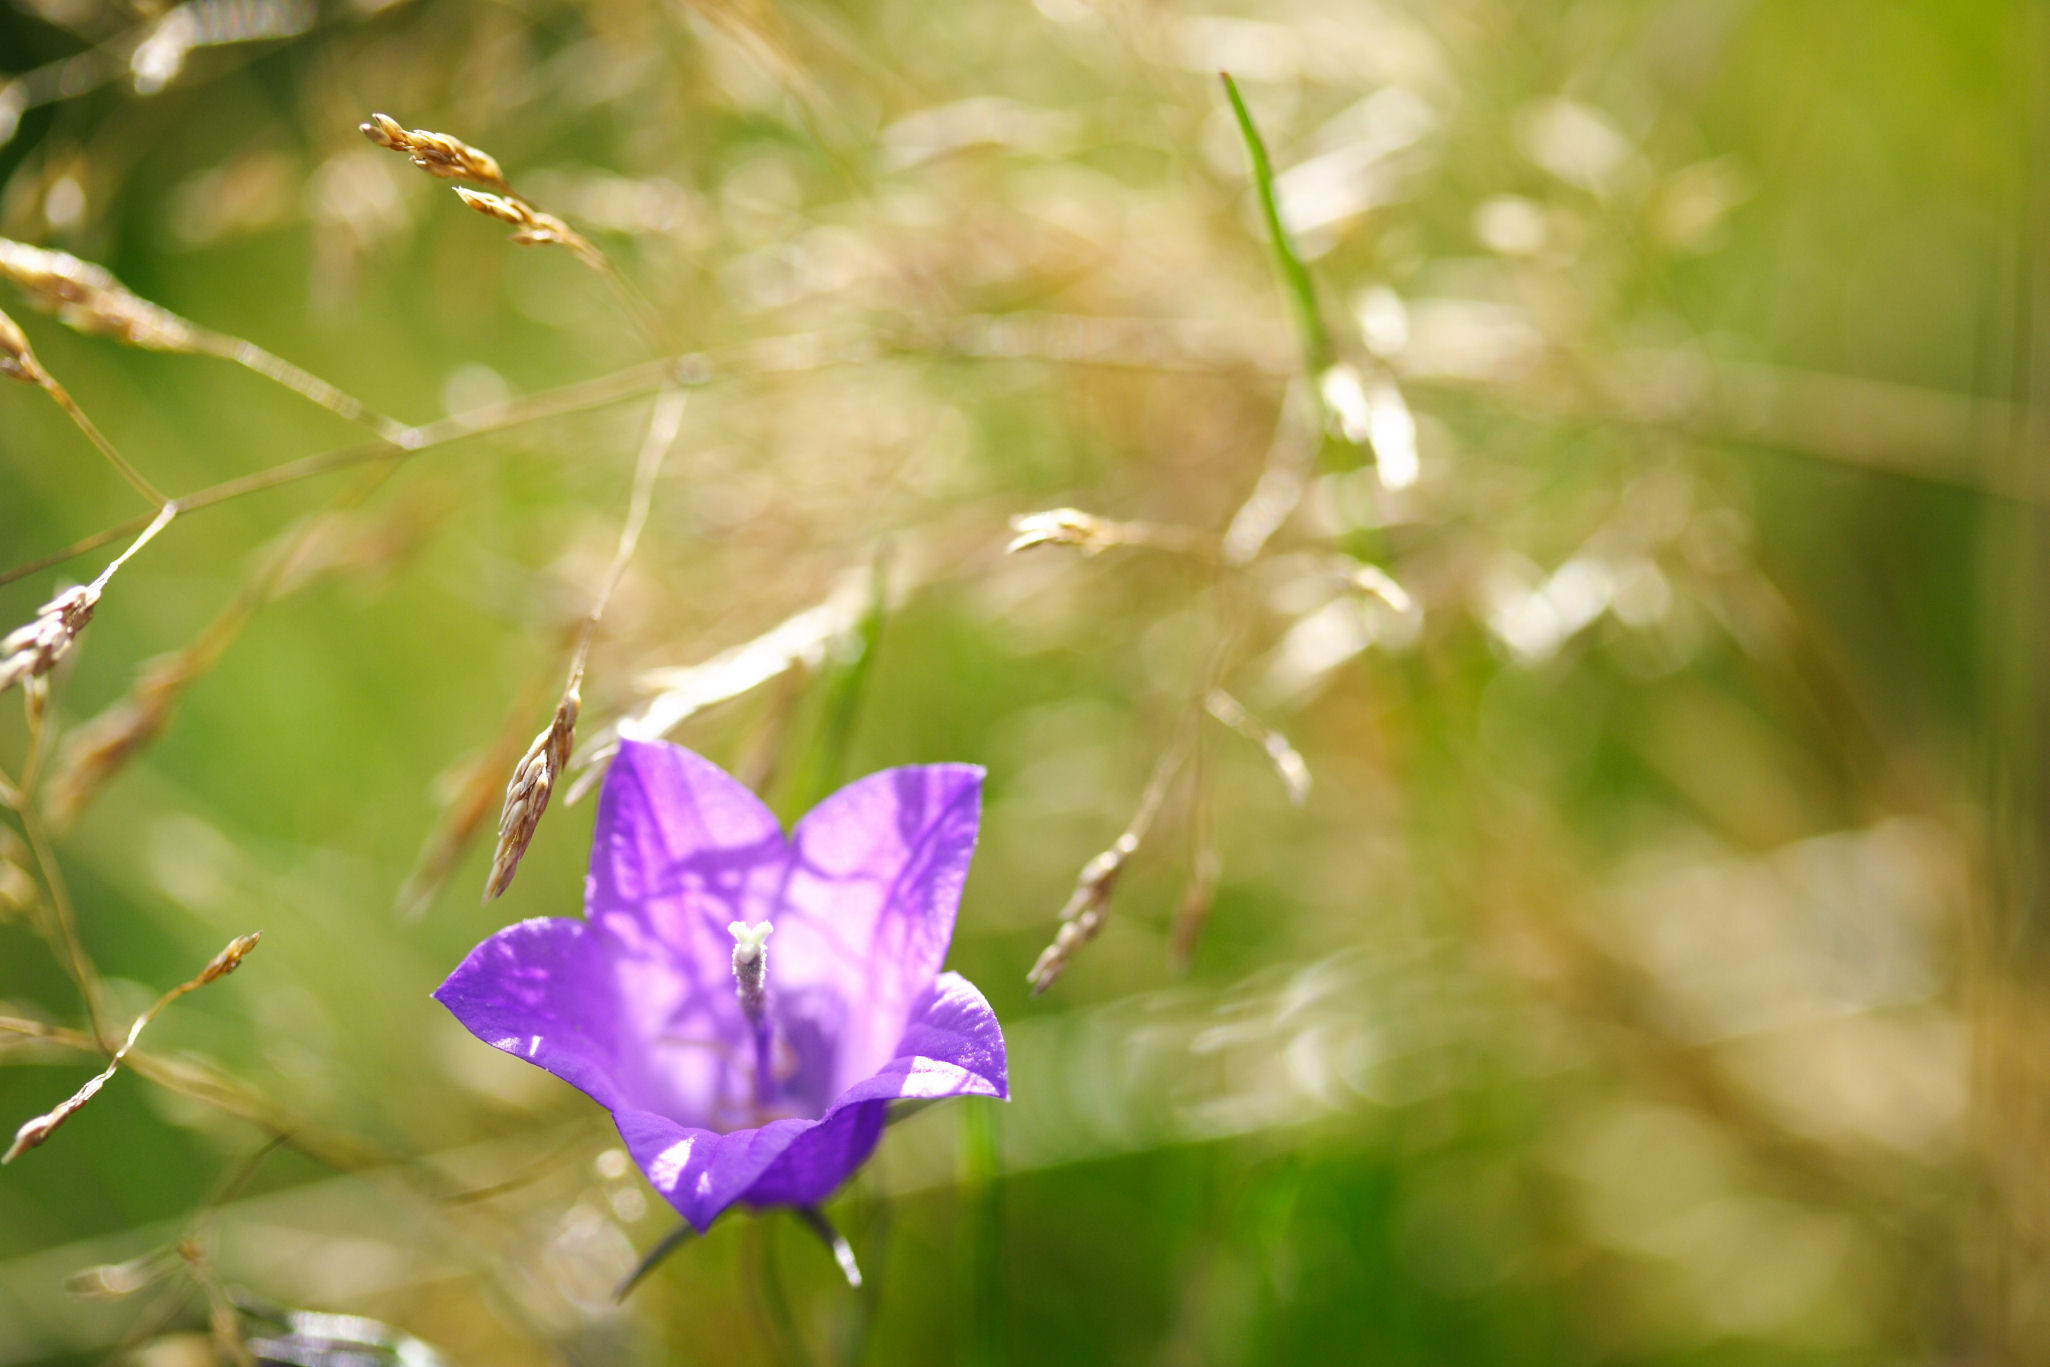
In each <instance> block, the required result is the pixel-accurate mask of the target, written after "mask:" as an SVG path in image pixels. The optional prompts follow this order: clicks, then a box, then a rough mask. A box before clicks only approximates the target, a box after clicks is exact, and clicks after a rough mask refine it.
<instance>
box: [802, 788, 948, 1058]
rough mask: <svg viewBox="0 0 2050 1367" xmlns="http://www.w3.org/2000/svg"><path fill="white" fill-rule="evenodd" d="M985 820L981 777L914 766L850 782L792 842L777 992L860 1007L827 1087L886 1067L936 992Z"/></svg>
mask: <svg viewBox="0 0 2050 1367" xmlns="http://www.w3.org/2000/svg"><path fill="white" fill-rule="evenodd" d="M981 819H982V770H981V769H979V768H977V767H976V766H974V765H970V764H928V765H914V766H910V767H907V768H902V769H885V770H884V771H882V772H881V773H877V774H871V775H869V776H868V777H867V778H864V779H861V780H859V781H858V782H855V783H851V784H849V785H848V786H847V787H845V788H842V789H841V790H840V791H839V792H837V793H835V794H833V795H832V796H831V797H829V798H827V799H826V800H825V801H824V802H822V803H820V804H819V805H818V806H817V807H816V808H814V809H813V810H812V812H811V813H810V815H808V816H806V817H805V818H804V820H802V821H800V822H799V823H798V825H797V829H796V830H795V831H794V832H793V833H792V835H791V844H792V847H793V854H792V866H791V870H790V880H789V883H788V885H787V886H786V888H785V889H784V893H783V898H782V902H781V904H780V905H779V906H778V907H777V909H776V911H775V913H774V917H773V919H774V920H775V921H776V922H777V930H778V938H777V940H776V947H775V949H774V951H772V953H773V956H774V957H773V959H772V966H771V969H770V979H771V987H772V990H783V989H786V988H787V989H795V990H800V991H803V990H812V989H820V988H823V989H826V990H828V991H831V992H833V993H835V994H837V995H838V996H839V997H840V998H841V999H842V1000H843V1001H844V1002H846V1003H847V1004H848V1005H849V1006H850V1007H851V1008H853V1009H851V1010H849V1011H848V1012H847V1013H846V1015H847V1018H846V1020H845V1022H844V1023H843V1026H842V1034H841V1037H840V1040H839V1048H838V1051H837V1056H836V1059H835V1062H834V1067H833V1088H832V1090H834V1091H839V1090H844V1089H845V1088H846V1087H848V1086H849V1085H851V1084H852V1083H854V1082H856V1081H859V1080H860V1079H862V1078H864V1077H867V1076H869V1075H870V1074H872V1073H874V1072H875V1071H876V1070H877V1069H879V1068H880V1067H882V1066H883V1065H884V1064H885V1063H887V1062H888V1061H889V1059H890V1057H891V1056H892V1054H893V1053H894V1051H895V1048H896V1045H897V1042H898V1040H899V1038H900V1037H901V1036H902V1035H903V1033H904V1029H905V1027H906V1026H907V1025H908V1024H910V1022H911V1020H912V1017H913V1013H914V1011H915V1010H916V1009H917V1007H918V1004H919V1001H920V998H921V996H922V995H923V994H924V993H925V991H926V989H927V988H928V987H930V986H931V985H932V983H933V979H934V977H935V975H937V974H938V972H939V969H940V964H941V963H942V962H943V961H944V960H945V959H946V955H947V945H948V943H949V942H950V941H951V940H952V939H953V937H954V915H955V912H956V911H957V910H958V909H959V907H960V904H961V887H962V884H963V883H964V882H966V881H967V877H968V862H969V860H970V859H971V858H972V857H973V855H974V853H975V837H976V832H977V828H978V826H979V825H980V822H981ZM785 922H789V923H790V929H789V931H787V932H786V931H785V930H784V923H785Z"/></svg>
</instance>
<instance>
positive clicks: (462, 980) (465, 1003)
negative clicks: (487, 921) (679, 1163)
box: [434, 917, 633, 1107]
mask: <svg viewBox="0 0 2050 1367" xmlns="http://www.w3.org/2000/svg"><path fill="white" fill-rule="evenodd" d="M614 981H615V979H614V974H613V964H612V956H611V954H610V953H609V952H608V948H607V946H606V945H605V944H604V937H603V936H602V935H601V934H600V933H599V932H597V931H596V930H594V929H592V928H591V927H590V926H588V925H585V924H584V923H583V922H582V921H570V920H565V919H562V918H560V917H553V918H551V917H541V918H537V919H535V920H532V921H521V922H520V923H519V924H517V925H511V926H507V927H506V928H505V929H504V930H501V931H499V932H498V933H497V934H496V935H493V936H492V937H491V938H490V939H488V940H486V941H484V943H482V944H480V945H478V946H477V947H476V948H475V949H473V950H471V951H470V953H469V957H468V958H466V959H464V960H463V961H462V963H461V964H459V965H457V967H456V971H455V972H453V973H451V974H449V975H448V981H447V982H445V983H443V984H442V985H441V986H440V987H438V988H436V989H435V991H434V998H435V1000H436V1001H438V1002H440V1003H441V1004H442V1005H443V1006H446V1007H447V1008H448V1009H449V1010H450V1012H452V1013H453V1014H454V1015H455V1018H456V1019H457V1020H459V1021H461V1022H462V1023H463V1025H464V1027H465V1028H466V1029H468V1030H469V1032H470V1033H471V1034H473V1035H475V1036H476V1037H477V1038H478V1039H481V1040H483V1041H484V1042H485V1043H486V1044H488V1045H490V1046H491V1047H492V1048H494V1049H501V1050H503V1051H505V1052H506V1053H508V1054H512V1055H513V1056H515V1057H517V1058H523V1059H525V1060H527V1061H528V1062H529V1063H534V1064H538V1065H539V1066H541V1067H543V1068H546V1069H547V1070H548V1071H549V1072H551V1073H553V1074H555V1075H556V1076H557V1077H559V1078H561V1079H562V1080H563V1081H564V1082H567V1083H569V1084H570V1085H571V1086H574V1087H576V1088H578V1089H579V1090H581V1091H582V1092H583V1093H584V1094H585V1095H587V1096H589V1097H590V1098H591V1099H592V1100H593V1101H596V1102H597V1103H598V1104H599V1105H601V1106H607V1107H613V1106H617V1105H619V1103H620V1097H621V1092H622V1088H621V1087H620V1084H619V1078H618V1076H617V1074H618V1070H619V1061H620V1058H621V1054H622V1050H621V1048H620V1045H621V1038H622V1034H623V1033H626V1032H624V1031H623V1030H622V1024H623V1022H622V1020H621V1017H620V1014H619V1012H618V1011H617V1009H616V1007H615V1003H616V1002H617V1001H618V994H617V993H616V992H615V991H614V990H613V983H614ZM629 1047H630V1048H631V1047H633V1046H629Z"/></svg>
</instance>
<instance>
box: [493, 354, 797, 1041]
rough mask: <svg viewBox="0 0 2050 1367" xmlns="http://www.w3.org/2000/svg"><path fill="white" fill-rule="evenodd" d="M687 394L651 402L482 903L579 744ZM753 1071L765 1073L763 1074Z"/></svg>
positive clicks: (508, 868) (516, 861) (524, 842)
mask: <svg viewBox="0 0 2050 1367" xmlns="http://www.w3.org/2000/svg"><path fill="white" fill-rule="evenodd" d="M687 392H688V391H686V390H684V389H682V388H677V387H672V388H669V389H666V390H664V391H663V392H662V394H661V395H660V396H659V397H658V398H657V399H656V400H655V410H654V412H653V413H652V414H651V415H650V416H649V418H648V430H647V434H646V435H645V436H644V437H643V438H642V439H641V449H640V455H639V456H638V457H637V458H636V460H635V461H634V481H633V492H632V494H631V495H630V496H629V497H628V499H627V512H626V520H625V522H624V523H623V524H621V526H620V529H619V544H618V546H617V547H616V548H615V549H614V551H613V555H612V564H611V565H610V566H609V567H608V568H607V569H606V571H605V579H604V582H603V583H602V584H601V585H600V586H599V589H598V593H597V595H596V597H595V598H594V599H593V601H592V603H591V610H590V611H589V612H588V613H586V614H585V615H584V620H583V623H582V625H581V626H580V627H579V628H578V630H577V638H576V645H575V647H574V648H573V650H572V651H571V654H570V665H569V681H568V683H566V684H565V685H564V686H563V690H562V696H561V698H560V699H559V700H558V701H557V703H556V705H555V715H554V716H553V717H552V718H551V719H550V720H549V723H548V725H547V727H545V728H544V729H543V730H542V732H541V734H540V735H538V736H536V737H535V738H534V742H533V744H532V745H531V746H529V747H528V749H527V753H526V754H525V755H524V756H523V757H522V758H521V759H520V762H519V764H517V765H516V766H514V768H513V774H512V780H511V782H510V783H508V784H507V785H506V790H505V805H504V806H503V807H502V808H501V809H500V812H499V817H498V844H497V847H496V848H495V849H494V850H493V851H492V855H491V871H490V873H489V874H487V875H486V877H485V880H484V900H485V901H486V902H489V901H490V900H491V899H492V898H494V897H498V896H500V895H502V894H503V893H504V892H505V890H506V889H507V888H508V887H510V886H512V880H513V876H514V874H516V873H517V872H518V871H519V866H520V859H521V857H522V856H524V855H525V854H526V852H527V846H528V845H529V844H530V843H531V842H532V841H533V839H534V831H535V829H536V828H537V827H538V826H539V825H540V822H541V816H542V814H543V813H544V812H546V811H547V810H548V803H549V799H550V798H552V797H553V796H554V793H555V789H556V787H557V786H558V785H559V784H560V783H561V782H562V780H563V777H564V775H565V774H566V773H567V772H568V770H569V757H570V752H571V750H572V749H574V748H575V745H576V728H577V717H578V715H579V714H580V713H581V712H582V711H583V705H584V699H583V684H584V665H585V662H586V661H587V660H588V659H589V658H590V653H591V639H592V637H593V636H594V635H595V634H596V633H597V630H598V623H599V622H601V621H602V620H604V617H605V608H606V606H607V604H609V603H610V602H611V601H612V592H613V590H614V589H616V588H618V587H619V581H620V579H621V578H622V577H624V576H625V574H626V567H627V562H628V561H630V560H631V559H633V553H634V548H635V547H636V546H638V545H639V544H640V539H641V529H642V528H643V527H645V526H646V525H647V522H648V508H649V506H650V504H651V503H652V502H653V500H654V496H655V480H656V478H657V477H658V476H660V475H661V473H662V462H663V460H664V459H665V458H666V457H667V456H668V454H669V448H670V447H672V446H674V445H675V444H676V436H677V433H678V432H680V431H681V430H682V428H683V405H684V399H685V396H686V394H687ZM758 1071H759V1072H766V1070H765V1069H763V1070H758Z"/></svg>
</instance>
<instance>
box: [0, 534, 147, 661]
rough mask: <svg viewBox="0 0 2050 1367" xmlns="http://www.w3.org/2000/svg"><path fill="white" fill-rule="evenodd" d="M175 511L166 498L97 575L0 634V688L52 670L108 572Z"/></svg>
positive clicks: (94, 605) (66, 650) (110, 575)
mask: <svg viewBox="0 0 2050 1367" xmlns="http://www.w3.org/2000/svg"><path fill="white" fill-rule="evenodd" d="M177 515H178V505H177V504H175V503H166V504H165V505H164V506H163V507H162V508H161V509H160V510H159V511H158V512H157V515H156V517H155V518H154V519H152V520H151V522H150V524H149V525H148V526H147V527H145V528H143V532H142V535H141V536H138V537H137V538H135V540H134V541H133V542H132V543H130V545H129V547H128V549H127V550H125V551H123V552H121V554H120V555H118V556H116V557H115V558H114V561H113V563H112V564H110V565H108V566H107V568H105V569H104V570H101V571H100V573H99V577H98V578H96V579H94V580H93V581H92V582H91V583H90V584H79V585H75V586H73V587H71V588H68V589H66V590H64V592H62V593H60V594H58V595H57V596H56V597H55V598H52V599H51V600H50V601H49V602H47V603H45V604H43V606H42V607H41V608H40V609H39V610H38V611H37V613H36V615H35V619H34V620H33V621H30V622H27V623H25V624H24V625H22V626H19V627H16V628H15V629H14V630H13V631H11V632H9V633H8V634H7V635H6V636H5V637H0V692H5V691H6V690H7V689H9V688H12V687H13V686H14V685H15V684H17V683H21V682H24V681H26V680H31V679H40V678H42V677H43V676H44V675H46V674H48V673H49V672H50V671H51V670H52V669H55V668H56V667H57V662H58V661H59V660H61V659H63V658H64V657H65V656H66V655H67V654H69V653H70V651H71V647H72V643H73V642H75V641H77V640H78V634H79V633H80V632H81V631H84V630H85V626H86V623H88V622H90V621H92V619H93V610H94V609H95V608H97V607H98V606H99V603H100V594H101V593H102V592H104V591H105V589H106V587H107V583H108V581H109V580H111V579H112V578H113V577H114V572H115V571H116V570H118V569H120V568H121V567H122V566H123V565H124V564H126V563H128V559H129V557H130V556H132V555H134V554H135V553H136V552H137V551H139V550H141V549H142V548H143V547H144V546H146V545H148V544H149V542H150V539H151V538H152V537H154V536H155V535H156V534H157V533H158V532H160V531H162V530H163V529H164V528H165V527H167V526H169V525H170V522H171V519H172V518H174V517H176V516H177Z"/></svg>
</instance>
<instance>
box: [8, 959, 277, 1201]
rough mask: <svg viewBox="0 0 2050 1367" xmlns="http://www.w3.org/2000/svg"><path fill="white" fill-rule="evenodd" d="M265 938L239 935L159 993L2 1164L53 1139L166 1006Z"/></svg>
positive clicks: (235, 963) (19, 1136) (20, 1135)
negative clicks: (100, 1064) (103, 1061)
mask: <svg viewBox="0 0 2050 1367" xmlns="http://www.w3.org/2000/svg"><path fill="white" fill-rule="evenodd" d="M262 938H263V932H262V931H260V930H259V931H256V932H253V933H252V934H248V935H238V936H236V937H235V938H234V939H233V940H230V941H229V942H228V945H227V948H225V949H223V950H222V951H221V952H220V953H218V954H216V955H214V957H213V958H212V959H211V960H210V961H209V962H208V963H207V966H206V967H205V968H203V969H201V970H200V971H199V972H198V973H197V974H195V975H194V976H193V977H192V978H191V979H190V980H188V981H186V982H183V983H180V984H179V985H178V986H176V987H174V988H172V989H171V990H170V991H168V992H166V993H164V994H163V995H162V996H161V997H158V998H157V999H156V1002H155V1004H153V1005H152V1006H151V1007H150V1008H149V1009H148V1010H147V1011H144V1012H143V1013H142V1014H141V1015H139V1016H137V1017H136V1018H135V1023H134V1024H133V1025H131V1026H129V1027H128V1034H127V1036H126V1037H125V1038H124V1039H123V1040H122V1041H121V1046H120V1048H118V1049H116V1050H115V1051H114V1053H113V1056H112V1057H111V1058H109V1059H108V1060H107V1066H106V1067H105V1068H104V1069H102V1070H101V1071H100V1072H98V1073H96V1074H95V1075H94V1076H93V1077H92V1078H90V1079H89V1080H87V1082H86V1084H85V1085H84V1086H83V1087H80V1088H79V1089H78V1090H77V1091H76V1092H73V1093H72V1094H71V1095H70V1096H69V1097H67V1098H65V1099H64V1100H63V1101H62V1102H60V1103H58V1105H57V1106H56V1107H55V1108H54V1109H52V1110H50V1111H47V1112H45V1113H44V1114H42V1115H39V1116H36V1117H35V1118H34V1119H32V1120H30V1121H29V1122H28V1123H27V1124H25V1125H23V1126H22V1127H21V1128H20V1129H19V1130H17V1131H16V1132H15V1135H14V1142H13V1143H12V1144H10V1145H9V1146H8V1148H7V1151H6V1152H5V1153H0V1164H6V1163H12V1162H13V1161H14V1160H15V1159H17V1158H19V1157H21V1155H22V1154H24V1153H26V1152H28V1151H29V1150H30V1149H33V1148H35V1147H36V1146H37V1145H39V1144H42V1143H43V1142H44V1141H46V1140H47V1139H49V1137H50V1136H51V1135H52V1134H53V1133H55V1132H56V1130H57V1127H58V1126H60V1125H62V1124H63V1123H64V1122H65V1121H66V1120H69V1119H70V1118H71V1117H72V1116H73V1115H75V1114H76V1113H77V1112H78V1110H79V1108H80V1107H82V1106H84V1105H85V1104H86V1102H88V1101H91V1100H92V1099H93V1097H95V1096H96V1095H98V1094H99V1090H100V1088H102V1087H104V1086H106V1084H107V1083H108V1081H109V1080H110V1079H112V1078H113V1076H114V1074H115V1073H116V1072H118V1071H119V1070H120V1067H121V1065H122V1063H123V1062H125V1061H126V1060H127V1058H128V1055H129V1052H130V1051H131V1050H133V1049H134V1048H135V1042H136V1041H137V1040H138V1039H140V1038H142V1032H143V1030H144V1029H145V1028H146V1027H147V1026H148V1025H149V1023H150V1022H151V1021H153V1020H155V1019H156V1018H157V1016H158V1014H159V1013H160V1012H162V1011H163V1009H164V1008H165V1007H167V1006H169V1005H170V1004H171V1003H172V1002H174V1001H177V1000H178V999H179V998H180V997H182V996H184V995H185V994H186V993H188V992H196V991H198V990H199V989H200V988H202V987H205V986H206V985H207V984H208V983H211V982H217V981H219V980H220V979H222V978H225V977H227V976H228V975H229V974H230V973H233V972H234V971H235V970H236V969H237V968H239V967H241V966H242V960H243V959H244V958H246V957H248V954H249V951H250V950H252V949H255V948H256V944H257V941H259V940H261V939H262Z"/></svg>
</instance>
